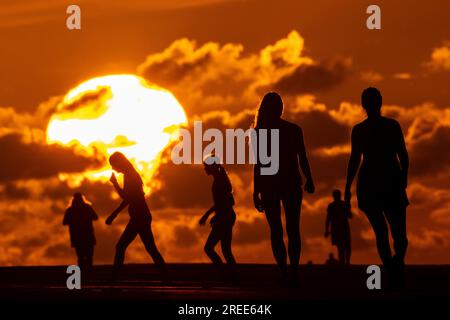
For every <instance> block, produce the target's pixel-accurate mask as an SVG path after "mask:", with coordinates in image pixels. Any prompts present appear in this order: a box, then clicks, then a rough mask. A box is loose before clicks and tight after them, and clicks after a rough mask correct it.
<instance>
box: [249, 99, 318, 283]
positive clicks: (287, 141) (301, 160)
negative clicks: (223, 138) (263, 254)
mask: <svg viewBox="0 0 450 320" xmlns="http://www.w3.org/2000/svg"><path fill="white" fill-rule="evenodd" d="M282 113H283V100H282V99H281V97H280V95H279V94H277V93H275V92H269V93H267V94H266V95H265V96H264V98H263V99H262V101H261V105H260V107H259V110H258V113H257V115H256V121H255V122H256V123H255V130H256V132H257V135H259V134H258V132H259V130H260V129H267V130H271V129H278V130H279V169H278V172H277V173H276V174H274V175H262V174H261V170H260V169H261V167H262V166H263V165H262V164H261V162H260V161H259V159H258V161H256V165H255V166H254V192H253V200H254V204H255V207H256V209H257V210H258V211H260V212H263V211H264V213H265V215H266V219H267V222H268V223H269V227H270V239H271V244H272V252H273V255H274V257H275V260H276V261H277V264H278V266H279V267H280V269H281V275H282V279H281V280H282V283H284V284H287V283H286V282H287V281H288V280H289V272H288V268H287V255H286V247H285V244H284V240H283V227H282V223H281V202H282V203H283V207H284V213H285V217H286V231H287V236H288V255H289V260H290V266H291V268H290V269H291V277H292V279H291V280H292V281H293V282H296V281H297V270H298V265H299V260H300V251H301V239H300V210H301V205H302V198H303V192H302V176H301V173H300V169H301V171H302V172H303V174H304V175H305V176H306V183H305V190H306V191H307V192H309V193H313V192H314V182H313V178H312V175H311V169H310V167H309V162H308V158H307V155H306V148H305V143H304V140H303V131H302V129H301V128H300V127H299V126H298V125H296V124H294V123H291V122H288V121H286V120H284V119H282V118H281V115H282ZM268 136H269V137H270V134H268ZM259 143H260V142H259ZM269 143H270V141H269ZM266 150H271V148H270V147H268V148H266ZM256 154H257V153H256ZM271 157H272V158H273V157H274V155H271Z"/></svg>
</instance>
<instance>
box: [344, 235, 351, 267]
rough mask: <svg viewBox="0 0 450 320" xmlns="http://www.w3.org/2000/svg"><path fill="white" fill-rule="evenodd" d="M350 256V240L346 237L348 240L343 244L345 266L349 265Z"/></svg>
mask: <svg viewBox="0 0 450 320" xmlns="http://www.w3.org/2000/svg"><path fill="white" fill-rule="evenodd" d="M351 256H352V240H351V238H350V235H349V236H348V239H347V241H346V243H345V264H346V265H349V264H350V258H351Z"/></svg>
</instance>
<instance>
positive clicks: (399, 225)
mask: <svg viewBox="0 0 450 320" xmlns="http://www.w3.org/2000/svg"><path fill="white" fill-rule="evenodd" d="M384 213H385V215H386V219H387V221H388V223H389V226H390V228H391V234H392V239H393V241H394V251H395V256H394V261H395V262H396V263H398V264H399V265H400V266H402V265H404V261H405V255H406V249H407V248H408V237H407V234H406V207H405V206H402V207H398V208H387V209H385V212H384Z"/></svg>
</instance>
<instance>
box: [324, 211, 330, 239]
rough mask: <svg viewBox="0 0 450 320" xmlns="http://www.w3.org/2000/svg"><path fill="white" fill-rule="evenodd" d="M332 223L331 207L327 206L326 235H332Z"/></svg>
mask: <svg viewBox="0 0 450 320" xmlns="http://www.w3.org/2000/svg"><path fill="white" fill-rule="evenodd" d="M330 223H331V215H330V207H328V208H327V219H326V220H325V237H328V236H329V235H330Z"/></svg>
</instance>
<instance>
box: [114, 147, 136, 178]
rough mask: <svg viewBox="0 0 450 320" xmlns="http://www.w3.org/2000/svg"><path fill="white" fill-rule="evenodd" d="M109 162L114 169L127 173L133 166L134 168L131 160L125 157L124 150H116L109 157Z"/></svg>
mask: <svg viewBox="0 0 450 320" xmlns="http://www.w3.org/2000/svg"><path fill="white" fill-rule="evenodd" d="M109 164H110V165H111V167H112V168H113V170H115V171H117V172H120V173H125V172H128V171H129V170H130V169H131V168H133V165H132V164H131V162H130V161H129V160H128V159H127V157H125V155H124V154H123V153H122V152H114V153H113V154H112V155H111V156H110V157H109Z"/></svg>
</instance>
